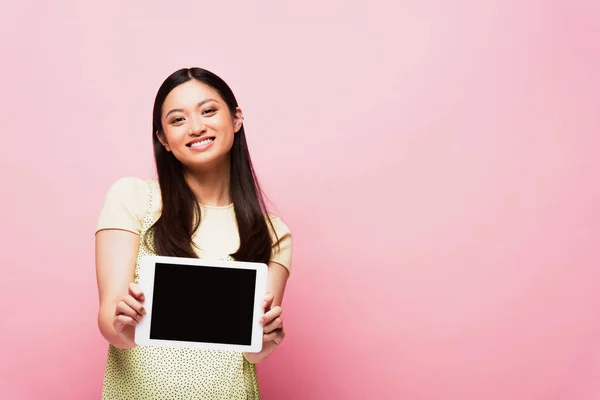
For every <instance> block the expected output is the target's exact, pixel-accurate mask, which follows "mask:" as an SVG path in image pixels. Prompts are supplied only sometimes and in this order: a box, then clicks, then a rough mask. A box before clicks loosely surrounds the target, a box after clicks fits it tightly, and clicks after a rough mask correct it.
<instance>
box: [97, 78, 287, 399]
mask: <svg viewBox="0 0 600 400" xmlns="http://www.w3.org/2000/svg"><path fill="white" fill-rule="evenodd" d="M243 119H244V118H243V114H242V110H241V109H240V108H239V107H238V104H237V101H236V99H235V97H234V95H233V93H232V91H231V89H230V88H229V86H228V85H227V84H226V83H225V82H224V81H223V80H221V78H219V77H218V76H216V75H214V74H213V73H211V72H209V71H206V70H204V69H200V68H191V69H181V70H179V71H176V72H175V73H173V74H172V75H171V76H169V77H168V78H167V79H166V80H165V81H164V83H163V84H162V86H161V87H160V88H159V90H158V93H157V95H156V99H155V103H154V111H153V128H152V140H153V143H154V156H155V161H156V168H157V172H158V180H142V179H138V178H132V177H127V178H121V179H119V180H118V181H117V182H115V183H114V184H113V185H112V187H111V188H110V190H109V191H108V194H107V195H106V199H105V201H104V205H103V207H102V210H101V212H100V217H99V220H98V226H97V231H96V274H97V280H98V291H99V297H100V308H99V313H98V325H99V328H100V331H101V333H102V335H103V336H104V337H105V338H106V340H107V341H108V342H109V351H108V361H107V365H106V371H105V376H104V385H103V399H120V400H126V399H167V398H168V399H185V400H190V399H259V398H260V394H259V389H258V383H257V376H256V367H255V364H257V363H259V362H261V361H263V360H264V359H265V358H266V357H268V356H269V355H270V354H272V353H273V351H274V350H275V349H276V348H277V346H278V345H279V344H280V343H281V341H282V340H283V338H284V331H283V322H282V317H281V303H282V300H283V295H284V290H285V286H286V282H287V279H288V275H289V271H290V268H291V252H292V243H291V242H292V238H291V233H290V230H289V229H288V227H287V226H286V225H285V223H284V222H283V221H282V220H281V219H279V218H278V217H275V216H273V215H271V214H269V213H267V211H266V207H265V204H264V201H263V197H262V194H261V189H260V186H259V184H258V182H257V179H256V176H255V174H254V170H253V168H252V163H251V160H250V155H249V153H248V146H247V144H246V137H245V133H244V126H243ZM148 254H156V255H166V256H175V257H200V258H207V259H227V260H238V261H255V262H264V263H267V264H268V266H269V273H268V276H269V280H268V288H267V291H268V294H267V296H266V298H265V301H264V303H263V307H264V308H265V314H264V316H263V317H262V320H261V323H262V324H263V325H264V339H263V340H264V343H263V350H262V351H261V352H260V353H243V354H242V353H236V352H224V351H212V350H199V349H181V348H166V347H155V346H147V347H146V346H136V345H135V343H134V329H135V325H136V324H137V323H138V322H139V321H140V320H141V319H142V318H143V317H144V314H145V310H144V294H143V293H141V291H140V290H139V288H138V287H137V286H136V285H135V283H134V282H137V279H138V275H137V274H138V267H139V261H140V259H141V257H143V256H144V255H148ZM190 318H202V316H193V315H191V316H190ZM207 323H210V321H207Z"/></svg>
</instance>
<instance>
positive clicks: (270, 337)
mask: <svg viewBox="0 0 600 400" xmlns="http://www.w3.org/2000/svg"><path fill="white" fill-rule="evenodd" d="M284 337H285V332H284V331H283V330H279V329H278V330H275V331H273V332H271V333H267V334H266V335H263V341H264V342H275V343H277V344H280V343H281V342H283V338H284Z"/></svg>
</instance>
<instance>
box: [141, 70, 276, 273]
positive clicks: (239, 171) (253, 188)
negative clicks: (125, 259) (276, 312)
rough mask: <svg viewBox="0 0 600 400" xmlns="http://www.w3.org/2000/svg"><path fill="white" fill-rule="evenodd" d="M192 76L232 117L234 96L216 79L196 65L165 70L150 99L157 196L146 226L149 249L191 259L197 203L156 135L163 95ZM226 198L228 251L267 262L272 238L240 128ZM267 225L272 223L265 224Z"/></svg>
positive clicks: (181, 170) (179, 168)
mask: <svg viewBox="0 0 600 400" xmlns="http://www.w3.org/2000/svg"><path fill="white" fill-rule="evenodd" d="M192 79H195V80H197V81H199V82H202V83H203V84H205V85H208V86H210V87H211V88H213V89H214V90H216V91H217V92H218V93H219V95H220V96H221V98H222V99H223V100H224V101H225V103H226V104H227V107H228V108H229V111H230V113H231V115H232V116H233V115H235V112H236V108H237V107H238V103H237V100H236V98H235V96H234V94H233V92H232V90H231V89H230V88H229V86H228V85H227V83H225V82H224V81H223V80H222V79H221V78H219V77H218V76H217V75H215V74H214V73H212V72H210V71H207V70H205V69H202V68H183V69H180V70H178V71H176V72H174V73H173V74H171V75H170V76H169V77H168V78H167V79H166V80H165V81H164V82H163V84H162V85H161V86H160V88H159V89H158V93H157V94H156V98H155V101H154V110H153V119H152V142H153V145H154V159H155V162H156V170H157V173H158V182H159V185H160V191H161V197H162V212H161V216H160V218H158V220H157V221H156V222H155V223H154V225H153V226H152V227H151V229H150V233H151V235H150V236H151V237H152V238H153V243H154V251H155V252H156V253H157V254H158V255H163V256H171V257H192V258H197V255H196V253H195V252H194V249H193V244H192V236H193V234H194V232H195V231H196V230H197V229H198V226H199V225H200V215H201V214H200V205H199V203H198V200H197V198H196V195H195V194H194V192H193V191H192V189H191V188H190V187H189V185H188V183H187V182H186V180H185V177H184V168H183V165H182V164H181V162H180V161H179V160H177V158H175V156H174V155H173V153H171V152H169V151H167V150H166V149H165V148H164V146H163V145H162V144H161V142H160V141H159V139H158V136H157V132H161V133H162V132H164V131H163V127H162V123H161V115H162V106H163V103H164V101H165V98H166V97H167V95H168V94H169V93H170V92H171V91H172V90H173V89H174V88H176V87H177V86H179V85H181V84H183V83H185V82H188V81H190V80H192ZM229 159H230V163H231V168H230V170H231V172H230V187H229V191H230V196H231V199H232V201H233V207H234V211H235V216H236V220H237V225H238V232H239V237H240V247H239V248H238V250H237V251H236V252H235V253H233V254H230V256H231V257H233V258H234V259H235V260H238V261H254V262H264V263H266V262H268V261H269V258H270V257H271V249H272V243H273V242H272V239H271V236H270V233H269V227H268V225H267V221H268V223H269V224H271V221H270V218H266V217H267V215H268V214H267V209H266V206H265V202H264V199H263V193H262V190H261V188H260V185H259V182H258V179H257V177H256V174H255V172H254V168H253V167H252V161H251V160H250V153H249V151H248V144H247V142H246V134H245V131H244V126H243V125H242V127H241V128H240V130H239V131H238V132H237V133H235V137H234V140H233V145H232V147H231V152H230V157H229ZM271 228H272V225H271Z"/></svg>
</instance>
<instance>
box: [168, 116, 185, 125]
mask: <svg viewBox="0 0 600 400" xmlns="http://www.w3.org/2000/svg"><path fill="white" fill-rule="evenodd" d="M183 120H184V118H183V117H175V118H173V119H172V120H171V123H172V124H178V123H180V122H182V121H183Z"/></svg>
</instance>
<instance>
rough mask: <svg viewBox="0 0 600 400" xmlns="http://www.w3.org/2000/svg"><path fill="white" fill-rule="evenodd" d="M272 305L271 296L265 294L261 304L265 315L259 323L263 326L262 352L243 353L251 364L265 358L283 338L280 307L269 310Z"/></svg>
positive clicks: (270, 294)
mask: <svg viewBox="0 0 600 400" xmlns="http://www.w3.org/2000/svg"><path fill="white" fill-rule="evenodd" d="M272 304H273V294H272V293H267V295H266V296H265V300H264V301H263V304H262V305H263V309H264V310H265V313H264V315H263V316H262V317H261V319H260V321H259V322H260V324H261V325H263V346H262V350H261V351H260V352H259V353H244V356H245V357H246V359H247V360H248V361H250V362H251V363H253V364H257V363H259V362H261V361H263V360H264V359H265V358H267V357H268V356H269V355H270V354H271V353H272V352H273V350H275V348H276V347H277V346H278V345H280V344H281V342H283V339H284V338H285V331H284V330H283V318H282V316H281V313H282V310H281V307H280V306H275V307H273V308H271V305H272Z"/></svg>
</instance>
